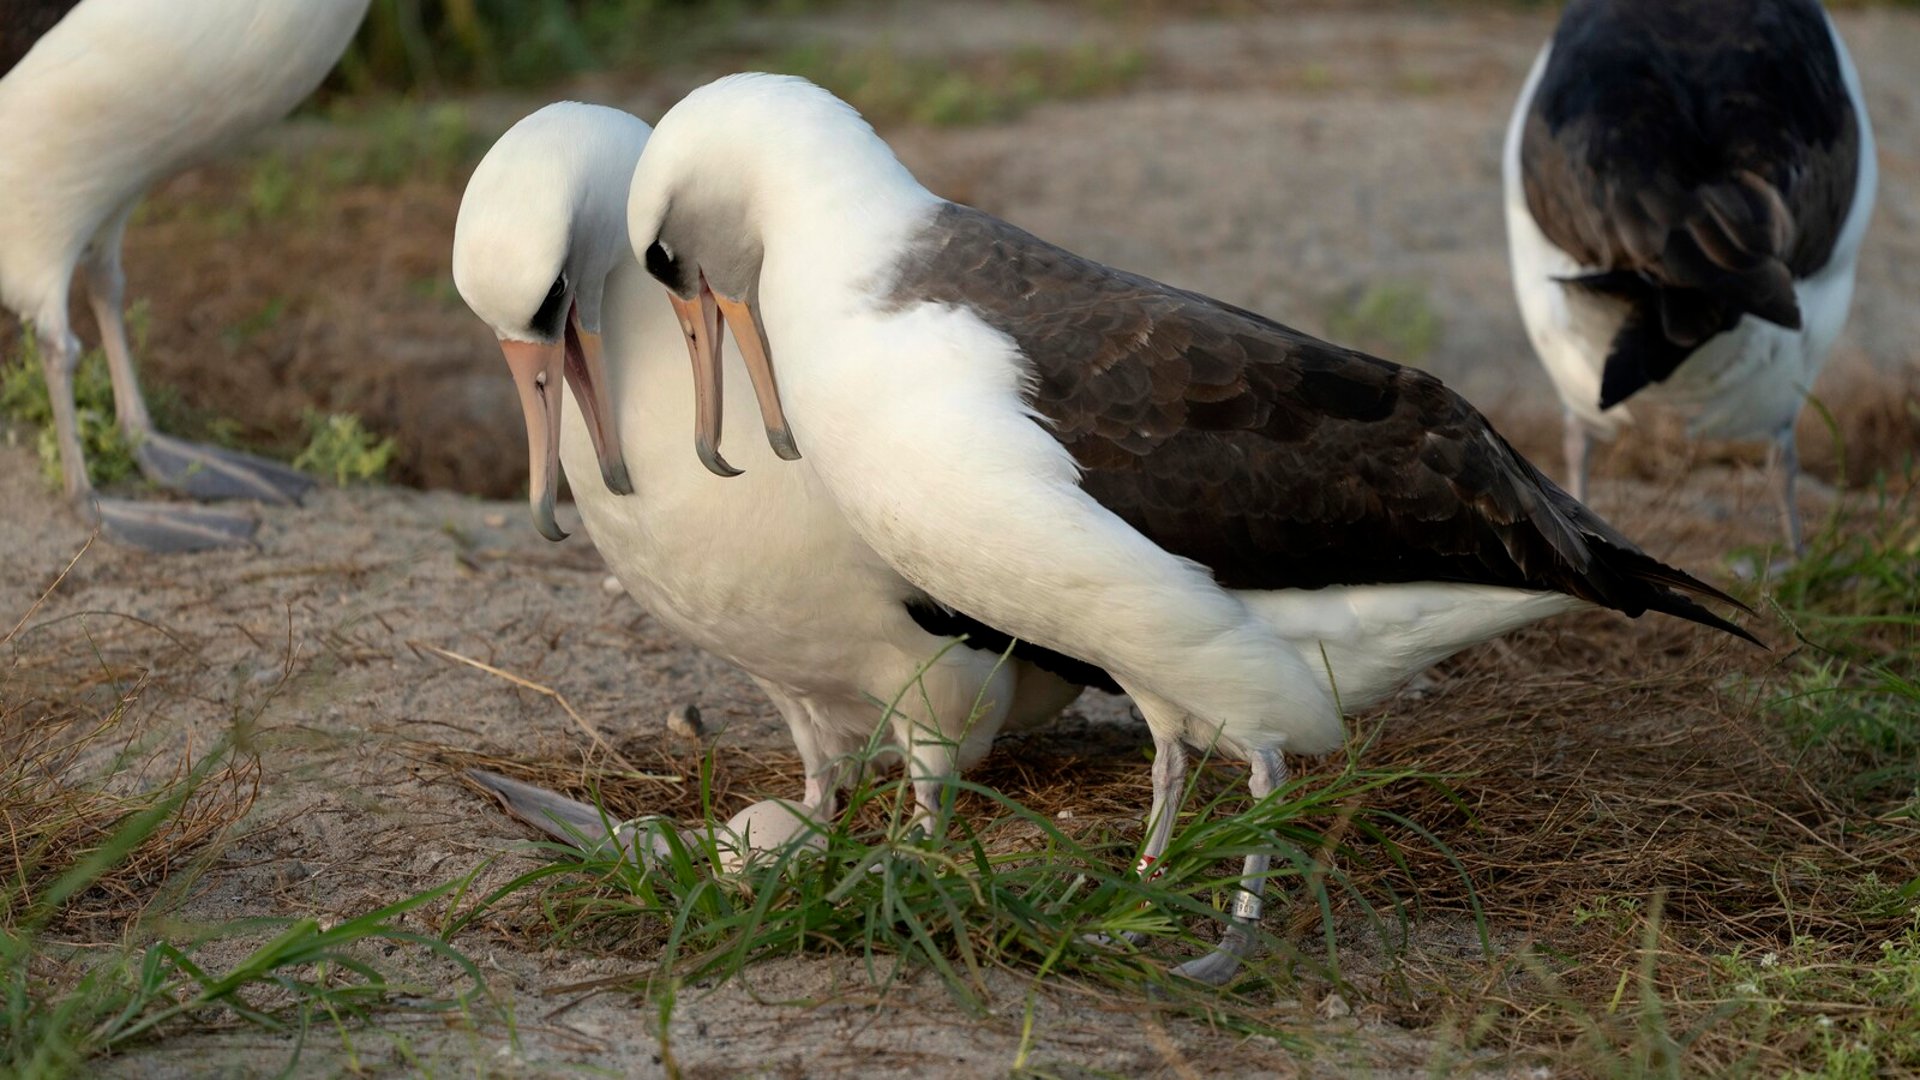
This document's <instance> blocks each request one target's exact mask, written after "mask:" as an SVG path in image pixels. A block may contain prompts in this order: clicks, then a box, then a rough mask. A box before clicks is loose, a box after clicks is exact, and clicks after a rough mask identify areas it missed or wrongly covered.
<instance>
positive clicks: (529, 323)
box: [453, 103, 1079, 839]
mask: <svg viewBox="0 0 1920 1080" xmlns="http://www.w3.org/2000/svg"><path fill="white" fill-rule="evenodd" d="M648 133H649V129H648V127H647V125H646V124H645V123H643V122H641V121H640V120H638V119H637V118H635V117H633V116H630V115H628V114H626V113H624V112H620V111H619V110H616V109H609V108H604V107H601V106H597V105H583V104H576V103H563V104H557V105H550V106H548V107H546V108H544V109H542V110H540V111H539V112H536V113H534V114H533V115H531V116H529V117H527V118H526V119H524V120H522V121H520V123H518V124H516V125H515V126H514V127H513V128H512V130H510V131H508V132H507V133H506V134H505V135H503V136H502V137H501V138H500V140H499V142H497V143H496V144H495V145H494V146H493V148H492V149H490V150H489V151H488V152H487V155H486V157H485V158H484V159H482V161H481V162H480V164H479V166H478V167H477V168H476V169H475V170H474V174H473V177H472V179H471V180H470V181H469V182H468V184H467V190H466V193H465V195H464V196H463V197H462V199H461V203H460V214H459V219H458V221H457V223H456V225H455V230H454V245H453V275H454V282H455V285H456V286H457V287H458V289H459V290H460V294H461V296H462V297H463V298H465V300H466V302H467V304H468V306H469V307H471V308H472V309H473V310H474V312H475V313H476V314H477V315H479V316H480V318H481V319H482V320H483V321H485V322H486V323H487V325H488V326H489V327H490V328H492V330H493V331H494V333H495V334H496V335H497V336H498V338H499V340H500V343H501V348H502V350H503V352H504V353H505V354H506V358H507V362H508V364H509V366H510V367H511V368H512V371H513V375H514V380H515V382H516V383H517V384H518V387H519V390H520V395H521V401H522V404H523V405H524V406H525V409H526V422H527V438H528V444H529V449H530V454H531V459H532V461H531V465H532V480H531V485H530V492H529V494H530V498H531V501H532V509H533V516H534V520H535V522H536V524H537V526H538V527H539V529H540V532H541V533H542V534H543V535H545V536H547V537H548V538H549V539H554V540H558V539H562V538H564V536H565V535H566V534H565V533H563V532H561V531H560V528H559V526H558V525H557V524H556V522H555V520H554V492H555V488H556V487H557V483H558V480H557V477H556V475H555V474H556V465H557V466H559V467H562V468H564V469H565V472H566V477H567V480H568V482H569V484H570V485H571V487H572V490H573V496H574V502H575V505H576V506H577V507H578V508H579V511H580V516H581V519H582V521H583V522H584V523H585V525H586V529H587V533H588V534H589V536H591V538H592V539H593V541H594V544H595V546H597V547H598V548H599V549H600V552H601V554H602V556H603V557H604V558H605V559H606V561H607V565H608V566H609V567H610V568H611V569H612V570H613V572H614V575H615V576H616V577H617V578H618V579H619V580H620V582H621V584H622V585H623V586H625V588H626V589H627V591H628V592H629V593H631V594H632V595H633V597H634V598H635V599H636V600H638V601H639V602H640V603H641V604H642V605H644V606H645V607H646V608H648V609H649V610H650V611H651V612H652V613H653V615H654V616H655V617H656V618H658V619H659V620H660V621H661V622H662V623H663V624H665V625H666V626H667V627H669V628H670V629H672V630H674V631H675V632H677V633H679V634H680V635H681V636H683V637H685V638H686V639H687V640H689V641H692V642H693V643H694V644H696V645H698V646H700V647H701V648H703V649H705V650H707V651H708V652H711V653H713V654H714V655H716V656H719V657H722V658H723V659H726V660H728V661H729V662H731V663H733V664H735V665H737V666H738V667H740V668H741V669H742V670H744V671H745V672H746V673H747V674H748V675H750V676H751V677H752V678H753V680H754V681H755V682H756V683H758V684H759V685H760V688H761V689H762V690H764V691H765V692H766V694H767V696H768V697H769V698H771V699H772V700H773V703H774V705H775V707H776V708H777V709H778V710H779V712H780V715H781V716H782V718H784V719H785V721H786V723H787V727H788V730H789V732H790V733H791V734H792V736H793V740H794V744H795V745H796V746H797V747H798V749H799V751H800V756H801V759H802V761H803V763H804V765H805V768H806V775H807V781H806V785H807V786H806V792H805V795H804V799H805V802H806V803H807V804H808V805H809V806H811V807H813V808H815V809H816V810H819V811H820V812H822V813H823V814H824V815H831V814H832V813H833V809H834V800H835V795H836V792H837V789H838V788H839V786H840V785H841V784H842V783H844V782H845V781H846V780H848V779H850V778H851V777H850V774H849V772H848V771H847V769H846V766H847V765H848V763H849V762H850V761H851V760H853V759H855V758H856V756H857V754H858V752H859V751H860V750H861V749H862V747H864V746H865V745H866V743H867V742H868V740H869V739H870V738H871V737H872V736H873V733H874V729H875V727H876V725H878V724H879V722H880V721H881V718H882V715H883V709H882V707H881V706H880V705H879V704H878V703H879V702H892V701H894V699H896V698H899V702H898V705H897V706H896V707H895V709H894V710H893V712H892V725H891V726H892V728H893V731H892V735H893V744H894V745H896V746H899V747H901V748H903V749H906V750H907V751H908V752H909V753H910V754H911V756H912V758H913V766H912V772H913V775H914V776H915V777H916V778H917V781H916V784H915V793H916V796H917V802H918V804H919V809H920V811H921V812H922V813H930V812H932V811H934V810H935V809H937V805H938V802H937V800H938V797H939V788H938V781H939V779H940V778H941V777H944V776H946V775H948V774H950V773H951V772H953V771H954V769H956V768H962V767H966V766H968V765H971V764H972V763H973V762H975V761H977V760H978V759H979V758H980V757H981V756H982V755H984V754H985V753H986V750H987V748H988V747H989V746H990V745H991V744H992V742H993V738H994V736H995V735H996V734H997V733H999V732H1000V731H1001V730H1017V729H1019V728H1023V727H1028V726H1032V725H1034V724H1037V723H1039V722H1042V721H1044V720H1046V719H1048V718H1050V717H1052V716H1053V715H1054V714H1056V713H1058V712H1059V711H1060V709H1061V708H1063V707H1065V706H1066V704H1067V703H1068V702H1070V701H1072V700H1073V698H1074V697H1075V696H1076V695H1077V694H1078V693H1079V688H1078V686H1077V685H1076V684H1074V683H1070V682H1067V681H1064V680H1062V679H1060V678H1058V677H1056V676H1054V675H1051V674H1048V672H1047V671H1046V670H1043V667H1042V666H1036V665H1035V664H1033V663H1029V662H1027V660H1025V659H1016V660H1014V661H1012V662H1010V663H1003V662H1002V659H1001V652H1000V649H998V648H992V643H990V642H988V641H987V640H986V637H985V636H984V635H982V634H980V633H978V632H976V633H974V634H972V635H971V637H972V644H974V645H975V646H976V647H975V648H951V647H949V646H950V642H949V639H948V638H947V637H946V636H944V635H949V634H953V633H958V632H965V631H967V630H968V629H974V630H976V631H977V630H979V629H980V628H968V627H966V626H964V625H962V624H960V623H959V622H958V621H957V620H955V619H953V618H951V617H949V616H947V615H945V614H944V613H943V612H940V611H939V610H938V609H937V608H936V607H935V606H934V605H932V604H930V603H929V602H928V601H927V600H926V598H925V596H924V595H923V594H922V593H921V592H920V590H919V589H917V588H915V587H914V586H913V585H912V584H911V583H909V582H908V581H907V580H906V579H905V578H903V577H901V576H900V575H899V574H898V573H896V572H895V571H894V570H893V568H891V567H890V566H888V565H887V564H886V562H884V561H883V560H882V559H881V558H880V557H879V556H878V555H876V554H875V553H874V551H873V550H872V549H871V548H869V547H868V546H867V545H866V544H864V543H862V542H861V540H860V539H859V537H858V536H856V535H855V534H854V532H853V531H852V529H851V528H849V526H848V525H847V522H846V520H845V518H844V517H843V516H842V515H841V514H840V512H839V510H838V509H837V508H836V507H835V505H834V503H833V501H832V499H830V498H829V497H828V496H827V494H826V492H825V491H824V490H823V489H822V488H821V486H820V482H819V480H818V479H817V478H816V477H815V476H814V475H813V470H812V469H811V468H810V467H808V466H807V465H806V464H805V463H799V464H794V465H788V464H787V463H786V462H783V461H781V460H779V459H778V458H776V457H775V456H774V454H773V452H772V451H771V450H769V449H768V448H767V447H765V446H760V447H753V446H749V447H748V448H747V449H746V451H745V452H744V453H741V454H739V455H737V456H738V457H739V458H740V461H741V463H742V464H743V465H746V466H747V467H748V468H747V473H746V475H744V476H741V477H739V478H738V479H733V480H723V479H721V478H719V477H717V476H714V475H712V474H711V473H709V472H708V471H707V470H706V469H703V468H702V467H701V465H700V462H699V461H698V460H697V459H696V458H695V456H694V454H693V453H691V452H690V451H689V450H688V446H689V444H690V443H691V442H692V440H693V429H694V424H693V423H692V422H691V421H690V420H689V415H690V410H689V409H688V408H687V402H688V399H689V397H690V396H691V395H692V394H693V393H694V391H695V387H696V383H695V380H694V379H693V378H692V377H691V376H690V374H689V371H688V367H687V361H686V353H685V351H684V346H683V345H682V343H681V328H680V326H679V324H678V322H677V321H676V319H675V316H674V312H673V309H672V308H671V307H670V306H669V304H668V303H667V299H666V297H665V296H663V295H662V293H661V291H660V290H659V289H658V288H657V287H655V286H654V285H653V284H652V283H651V282H650V281H648V280H647V278H646V276H645V274H644V273H643V272H642V271H641V269H640V267H639V266H638V265H636V264H635V262H634V260H633V254H632V250H631V248H630V247H629V245H628V242H627V233H626V205H627V189H628V185H629V184H630V182H631V180H632V178H633V171H634V164H635V162H636V161H637V160H638V159H639V158H640V157H641V153H642V151H643V149H644V148H645V147H646V146H647V137H648ZM709 359H710V360H713V361H715V362H718V360H719V356H718V353H717V352H716V353H713V354H710V355H709ZM728 366H729V368H730V369H731V371H732V373H733V377H734V379H735V380H736V381H739V380H742V379H744V378H745V377H746V376H745V372H744V370H743V369H742V368H741V366H740V362H739V360H738V359H736V358H729V361H728ZM708 374H709V375H710V376H711V377H712V378H713V379H714V380H715V381H716V382H717V379H718V373H717V372H709V373H708ZM563 383H565V384H567V385H568V386H570V387H571V388H572V394H571V396H569V395H568V394H567V393H566V391H564V390H563V389H562V384H563ZM701 385H702V386H704V385H705V384H704V383H703V384H701ZM752 408H753V406H752V404H751V402H750V401H747V400H744V399H737V398H736V399H733V400H730V401H728V402H725V403H724V404H723V402H722V401H721V399H720V398H719V397H718V395H717V394H716V395H715V396H714V397H712V398H708V399H703V409H702V412H701V414H700V415H701V416H702V417H703V422H704V423H706V424H710V425H712V426H713V427H714V428H715V429H716V430H717V428H718V426H719V424H720V421H721V418H722V417H723V416H730V417H732V418H733V419H734V421H735V423H739V424H745V423H751V422H752V420H753V413H752ZM936 635H940V636H936ZM998 644H999V645H1000V646H1001V647H1002V648H1004V646H1005V644H1006V642H1005V640H1004V639H1001V640H1000V642H998ZM1020 651H1021V654H1022V656H1037V657H1038V658H1039V659H1040V661H1041V664H1042V665H1044V667H1046V668H1055V669H1058V670H1064V671H1068V672H1072V671H1074V669H1075V666H1076V665H1074V664H1073V663H1072V662H1071V661H1069V660H1067V658H1065V657H1047V656H1045V655H1042V654H1041V651H1040V650H1030V649H1027V648H1024V647H1023V648H1022V649H1021V650H1020ZM903 689H906V690H907V692H906V693H905V694H902V693H901V691H902V690H903ZM481 779H482V782H483V783H485V784H487V785H488V786H489V787H491V788H492V789H493V790H494V791H495V792H496V793H497V794H499V795H501V796H502V797H503V798H504V799H506V801H507V803H508V805H509V807H510V808H511V809H513V810H514V812H515V813H516V814H517V815H518V816H520V817H522V818H525V819H526V820H528V821H529V822H531V823H533V824H535V825H537V826H541V827H544V828H546V829H548V830H549V831H550V832H553V833H555V835H558V836H560V837H561V838H562V839H570V838H574V837H570V836H569V831H570V830H572V831H577V832H580V833H587V834H597V833H598V832H599V831H600V830H601V828H602V822H601V819H600V816H599V814H598V812H597V811H595V810H594V809H593V808H592V807H587V806H584V805H582V804H579V803H575V802H572V801H571V800H566V799H562V798H560V797H558V796H555V795H552V794H550V793H545V792H541V791H539V790H537V789H531V788H526V787H525V786H517V785H512V784H510V783H508V782H503V779H502V778H493V777H488V778H481Z"/></svg>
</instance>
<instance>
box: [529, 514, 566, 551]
mask: <svg viewBox="0 0 1920 1080" xmlns="http://www.w3.org/2000/svg"><path fill="white" fill-rule="evenodd" d="M533 527H534V528H536V529H538V530H540V535H541V536H544V537H546V538H547V539H549V540H551V541H553V542H554V543H556V544H557V543H559V542H560V541H562V540H565V539H566V538H567V536H568V535H569V534H568V533H567V531H566V530H565V529H562V528H561V527H560V523H559V522H557V521H555V520H553V518H551V517H542V516H540V515H539V514H535V515H533Z"/></svg>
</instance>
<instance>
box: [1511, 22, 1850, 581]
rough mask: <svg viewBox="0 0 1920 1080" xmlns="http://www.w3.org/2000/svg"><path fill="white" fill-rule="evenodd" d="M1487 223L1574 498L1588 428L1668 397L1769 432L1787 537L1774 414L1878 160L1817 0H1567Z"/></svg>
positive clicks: (1788, 454) (1724, 426)
mask: <svg viewBox="0 0 1920 1080" xmlns="http://www.w3.org/2000/svg"><path fill="white" fill-rule="evenodd" d="M1504 172H1505V182H1506V204H1507V237H1508V245H1509V248H1510V251H1511V255H1512V260H1513V281H1514V289H1515V291H1516V292H1517V293H1518V295H1519V298H1520V312H1521V315H1522V316H1523V318H1524V319H1525V321H1526V324H1527V333H1528V334H1529V335H1530V336H1531V337H1532V339H1533V346H1534V349H1535V350H1536V351H1537V352H1538V353H1539V354H1540V360H1541V362H1542V363H1543V364H1544V365H1545V367H1546V369H1547V374H1548V375H1550V376H1551V377H1552V378H1553V384H1554V387H1555V389H1557V390H1558V391H1559V392H1560V400H1561V401H1562V402H1563V403H1564V405H1565V406H1566V423H1567V433H1566V454H1567V470H1568V472H1569V473H1571V474H1572V486H1573V493H1574V495H1575V496H1577V497H1580V498H1585V497H1586V487H1587V457H1588V453H1589V451H1590V449H1591V445H1592V442H1593V439H1594V438H1595V437H1596V436H1598V437H1601V438H1608V439H1610V438H1612V437H1614V436H1615V435H1617V434H1618V433H1619V432H1620V431H1621V430H1622V429H1623V428H1625V427H1627V426H1628V425H1629V424H1631V423H1632V420H1633V417H1632V416H1631V414H1630V413H1629V412H1628V409H1627V407H1626V404H1624V403H1626V402H1628V401H1633V402H1647V403H1650V404H1657V405H1662V406H1670V407H1672V408H1675V409H1677V410H1679V411H1680V413H1681V414H1682V415H1683V416H1685V417H1686V419H1687V421H1688V431H1689V433H1690V434H1691V435H1693V436H1696V437H1699V438H1717V439H1770V440H1772V444H1773V448H1772V452H1771V455H1770V456H1771V458H1772V465H1773V467H1774V468H1775V469H1776V470H1777V472H1778V475H1777V478H1776V479H1777V482H1778V483H1779V485H1780V487H1779V500H1780V513H1781V518H1782V521H1783V524H1784V527H1785V529H1786V538H1787V542H1788V544H1789V545H1790V546H1791V547H1792V549H1793V551H1794V552H1795V553H1796V554H1797V553H1799V552H1800V551H1802V550H1803V546H1804V545H1803V543H1802V539H1801V528H1800V510H1799V507H1798V505H1797V504H1796V502H1795V499H1794V483H1795V480H1796V478H1797V477H1798V475H1799V472H1800V459H1799V451H1798V448H1797V447H1796V445H1795V443H1794V431H1793V429H1794V421H1795V419H1796V418H1797V417H1798V416H1799V415H1800V408H1801V406H1802V404H1804V402H1805V401H1806V397H1807V393H1808V391H1809V390H1810V389H1811V388H1812V386H1813V382H1814V379H1815V378H1816V377H1817V376H1818V375H1819V374H1820V368H1821V366H1822V365H1823V364H1825V363H1826V359H1827V353H1828V351H1829V350H1831V349H1832V348H1833V344H1834V341H1835V340H1836V339H1837V338H1838V337H1839V336H1840V329H1841V327H1842V326H1843V325H1845V323H1846V321H1847V307H1848V305H1849V303H1850V302H1851V301H1852V299H1853V277H1854V267H1855V264H1856V262H1857V260H1858V258H1859V254H1860V241H1861V237H1862V236H1864V235H1865V233H1866V230H1867V219H1868V218H1869V217H1870V216H1871V215H1872V212H1873V196H1874V185H1875V181H1876V177H1877V175H1878V174H1877V171H1876V166H1875V163H1874V154H1873V130H1872V128H1871V126H1870V125H1869V124H1868V122H1867V108H1866V101H1865V100H1864V99H1863V98H1862V96H1861V93H1860V75H1859V73H1858V72H1856V71H1855V70H1854V67H1853V61H1852V60H1851V59H1850V58H1849V57H1848V56H1847V49H1846V46H1845V45H1844V44H1843V43H1842V42H1841V40H1840V35H1839V33H1838V31H1836V30H1835V28H1834V26H1833V23H1832V21H1831V20H1830V19H1828V18H1827V16H1826V14H1825V12H1823V11H1822V10H1821V8H1820V5H1819V4H1818V3H1816V2H1815V0H1575V2H1574V3H1572V4H1570V5H1569V6H1568V8H1567V10H1566V14H1565V15H1564V16H1562V18H1561V21H1560V26H1559V29H1558V30H1557V31H1556V32H1555V34H1554V36H1553V39H1552V40H1551V41H1550V42H1548V44H1547V46H1546V47H1545V48H1544V49H1542V50H1541V53H1540V57H1539V59H1537V60H1536V61H1535V62H1534V65H1533V72H1532V74H1530V75H1529V76H1528V77H1527V84H1526V88H1525V89H1524V90H1522V91H1521V92H1520V102H1519V105H1518V106H1517V107H1516V108H1515V110H1514V114H1513V120H1512V122H1511V124H1510V125H1509V127H1508V129H1507V142H1506V152H1505V168H1504Z"/></svg>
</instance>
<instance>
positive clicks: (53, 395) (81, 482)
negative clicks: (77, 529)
mask: <svg viewBox="0 0 1920 1080" xmlns="http://www.w3.org/2000/svg"><path fill="white" fill-rule="evenodd" d="M79 363H80V343H79V342H78V341H76V340H74V338H73V335H72V334H70V333H67V332H66V331H65V330H64V329H63V330H62V331H61V332H60V333H59V334H57V335H55V334H42V335H41V338H40V365H41V372H42V374H43V375H44V376H45V378H46V381H47V402H48V404H49V405H50V406H51V408H52V410H53V431H54V437H55V439H56V440H57V441H58V443H59V446H60V476H61V481H62V486H63V487H64V488H65V490H66V494H67V498H68V499H69V500H71V501H72V502H73V504H74V508H75V509H76V510H77V511H78V512H79V514H80V517H81V519H82V520H84V521H86V523H87V524H89V525H96V526H98V527H99V528H100V531H101V532H103V533H105V534H106V536H107V538H108V539H109V540H112V541H114V542H115V543H118V544H124V545H126V546H128V547H136V548H141V549H144V550H147V551H156V552H172V551H196V550H199V549H201V548H210V547H223V546H227V545H231V544H238V543H244V542H245V541H246V540H247V538H248V537H250V536H252V535H253V530H254V521H253V519H252V518H250V517H246V516H244V515H236V514H231V513H225V512H221V511H217V510H207V509H203V508H201V507H192V506H168V505H164V504H147V503H138V502H129V501H127V500H125V499H105V498H101V497H100V496H99V495H97V494H96V493H95V492H94V489H93V481H92V480H91V479H89V478H88V476H87V452H86V444H85V443H84V441H83V440H82V439H81V437H80V415H79V411H78V410H77V409H76V408H75V407H74V401H73V372H74V369H75V368H76V367H78V366H79Z"/></svg>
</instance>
